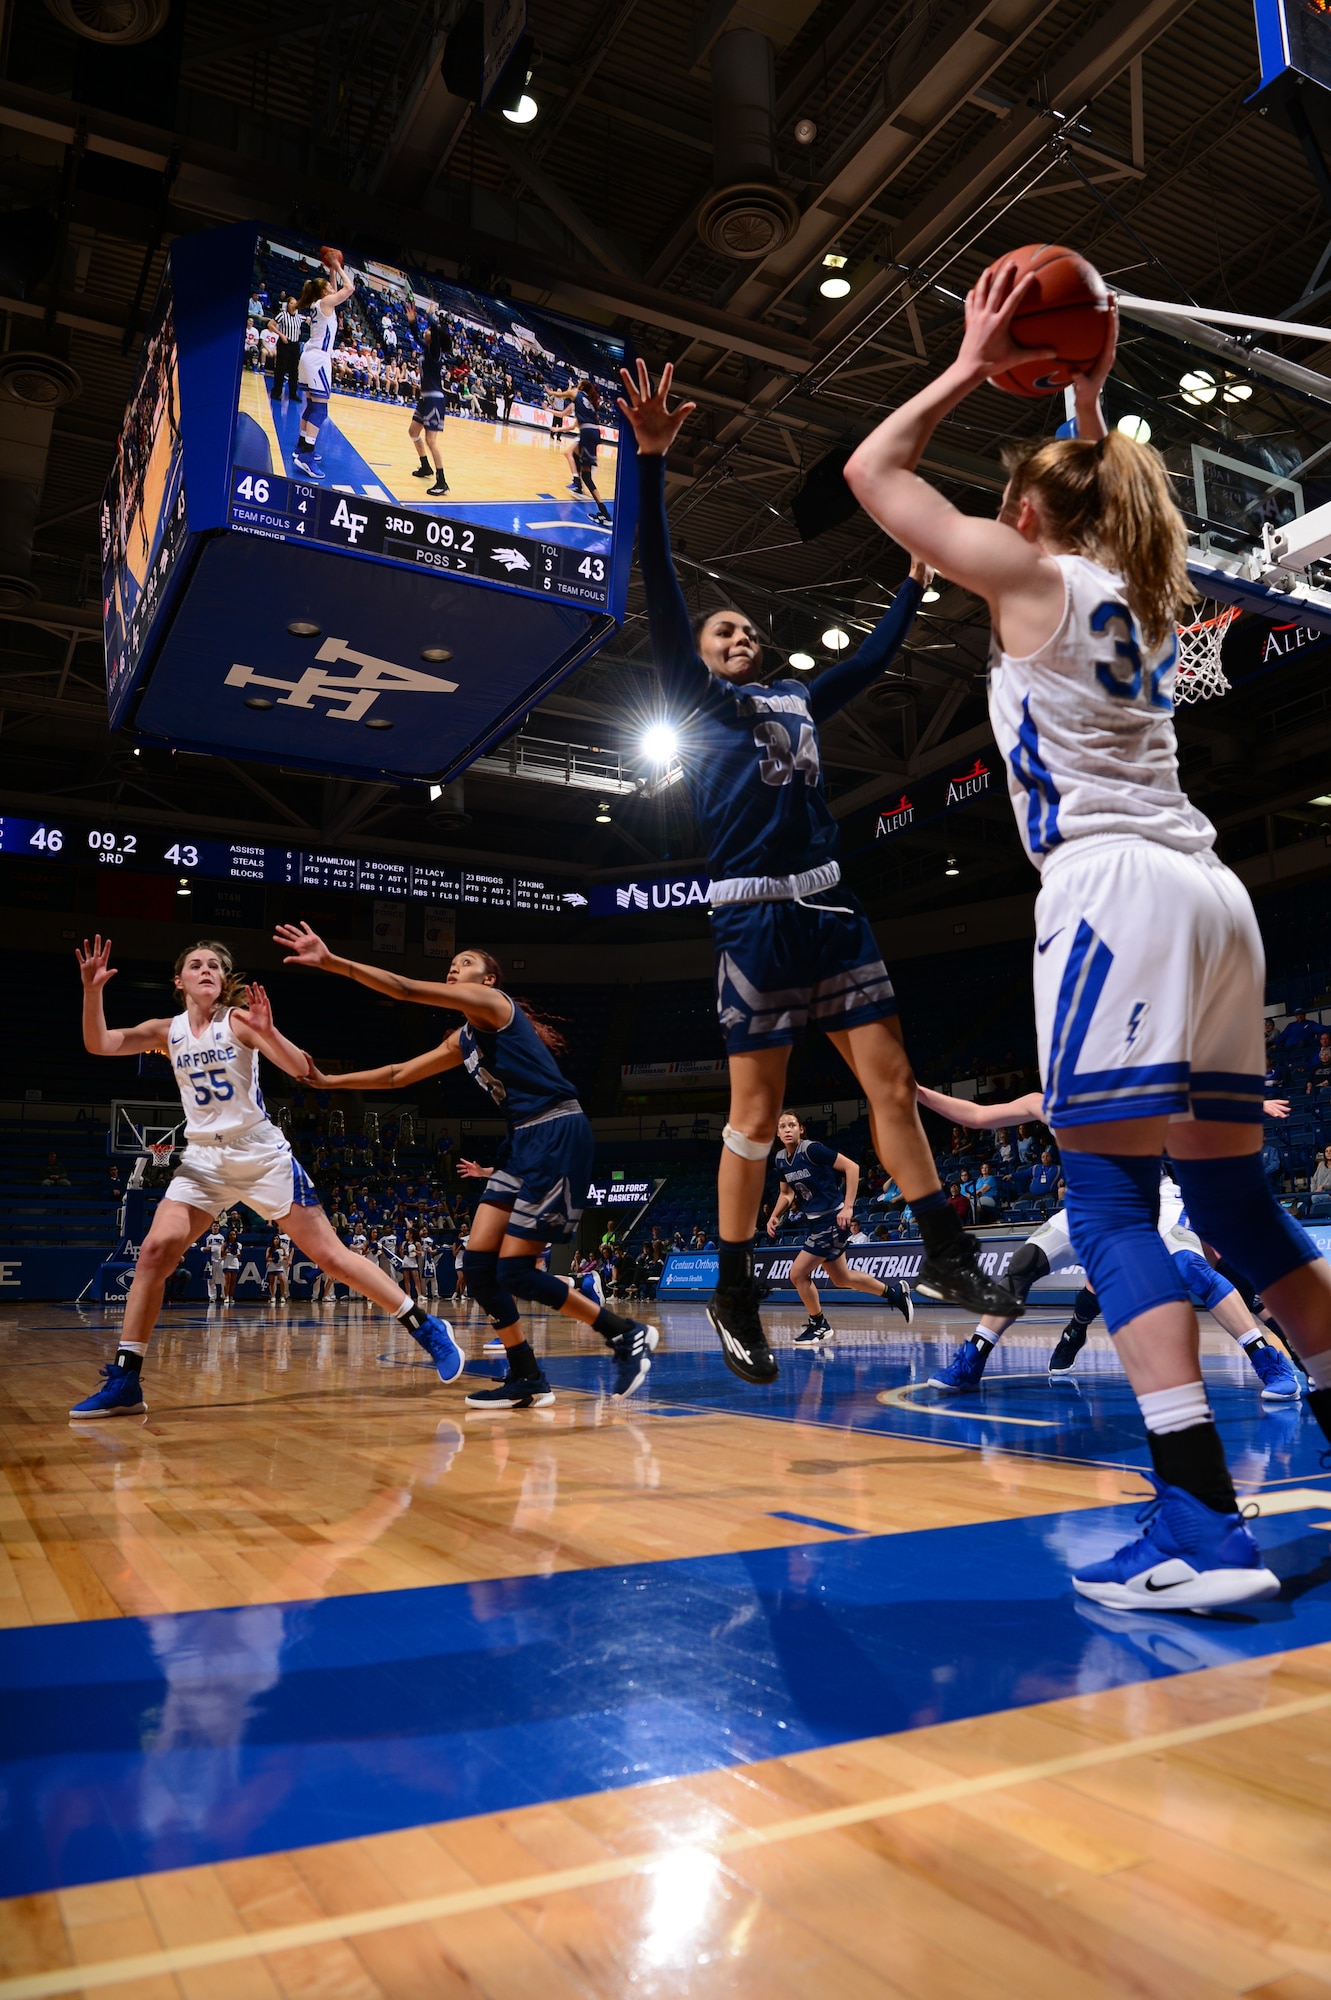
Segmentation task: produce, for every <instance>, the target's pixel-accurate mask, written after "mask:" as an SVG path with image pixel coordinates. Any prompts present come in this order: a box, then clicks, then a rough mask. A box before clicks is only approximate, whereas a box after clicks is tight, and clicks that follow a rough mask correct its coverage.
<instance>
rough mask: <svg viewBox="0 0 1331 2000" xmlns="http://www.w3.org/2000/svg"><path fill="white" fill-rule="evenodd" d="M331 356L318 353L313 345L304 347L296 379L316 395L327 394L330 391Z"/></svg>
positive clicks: (302, 386) (303, 387)
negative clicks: (329, 369)
mask: <svg viewBox="0 0 1331 2000" xmlns="http://www.w3.org/2000/svg"><path fill="white" fill-rule="evenodd" d="M328 368H329V357H328V355H326V354H320V353H318V352H317V351H316V350H315V349H314V348H312V347H303V348H302V349H301V352H300V362H299V365H298V366H297V369H296V379H297V381H298V382H299V383H300V386H301V388H302V389H308V390H310V392H311V393H312V394H313V395H315V396H326V395H328V394H329V393H330V391H329V374H328Z"/></svg>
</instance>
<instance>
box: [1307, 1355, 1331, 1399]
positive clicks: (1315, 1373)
mask: <svg viewBox="0 0 1331 2000" xmlns="http://www.w3.org/2000/svg"><path fill="white" fill-rule="evenodd" d="M1303 1365H1304V1367H1305V1368H1306V1369H1307V1371H1308V1386H1309V1388H1310V1389H1331V1347H1324V1348H1323V1349H1322V1351H1321V1353H1320V1354H1310V1355H1309V1356H1308V1357H1307V1359H1306V1360H1305V1361H1304V1364H1303Z"/></svg>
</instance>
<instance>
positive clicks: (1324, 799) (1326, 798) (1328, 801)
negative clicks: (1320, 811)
mask: <svg viewBox="0 0 1331 2000" xmlns="http://www.w3.org/2000/svg"><path fill="white" fill-rule="evenodd" d="M1308 804H1309V805H1310V806H1331V792H1323V793H1321V795H1320V796H1319V797H1318V798H1315V799H1309V801H1308Z"/></svg>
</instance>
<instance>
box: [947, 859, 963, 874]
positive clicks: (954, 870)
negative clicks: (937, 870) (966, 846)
mask: <svg viewBox="0 0 1331 2000" xmlns="http://www.w3.org/2000/svg"><path fill="white" fill-rule="evenodd" d="M943 873H944V874H945V875H960V873H961V870H960V869H959V868H958V866H957V857H956V855H955V854H949V855H948V857H947V867H946V868H945V869H944V870H943Z"/></svg>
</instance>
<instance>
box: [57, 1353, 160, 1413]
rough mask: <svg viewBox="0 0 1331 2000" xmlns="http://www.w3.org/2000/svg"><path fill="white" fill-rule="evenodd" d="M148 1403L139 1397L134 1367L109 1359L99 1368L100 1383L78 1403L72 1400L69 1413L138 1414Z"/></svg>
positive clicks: (140, 1395) (141, 1388) (137, 1380)
mask: <svg viewBox="0 0 1331 2000" xmlns="http://www.w3.org/2000/svg"><path fill="white" fill-rule="evenodd" d="M147 1410H148V1405H147V1404H146V1403H145V1402H144V1400H143V1383H142V1382H141V1380H140V1379H139V1371H138V1369H137V1368H122V1367H121V1365H120V1363H119V1362H118V1361H109V1362H108V1363H107V1365H106V1367H105V1368H103V1370H102V1386H101V1388H100V1389H94V1390H93V1392H92V1394H91V1396H86V1397H85V1398H84V1400H83V1401H82V1402H81V1403H75V1405H74V1407H73V1409H72V1410H71V1411H70V1413H69V1414H70V1416H71V1417H142V1416H145V1415H146V1414H147Z"/></svg>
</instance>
